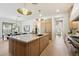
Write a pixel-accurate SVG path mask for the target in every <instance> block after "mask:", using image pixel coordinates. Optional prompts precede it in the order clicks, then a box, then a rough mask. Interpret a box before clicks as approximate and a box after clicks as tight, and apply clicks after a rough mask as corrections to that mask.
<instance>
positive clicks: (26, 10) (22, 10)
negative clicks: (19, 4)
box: [17, 4, 32, 15]
mask: <svg viewBox="0 0 79 59" xmlns="http://www.w3.org/2000/svg"><path fill="white" fill-rule="evenodd" d="M25 6H26V5H25V4H24V8H18V9H17V12H18V13H19V14H22V15H31V14H32V12H31V11H30V10H28V9H26V8H25Z"/></svg>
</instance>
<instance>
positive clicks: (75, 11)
mask: <svg viewBox="0 0 79 59" xmlns="http://www.w3.org/2000/svg"><path fill="white" fill-rule="evenodd" d="M78 16H79V4H78V3H75V4H74V5H73V8H72V11H71V15H70V20H71V21H72V20H74V19H76V18H77V17H78Z"/></svg>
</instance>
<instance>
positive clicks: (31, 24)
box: [21, 19, 34, 32]
mask: <svg viewBox="0 0 79 59" xmlns="http://www.w3.org/2000/svg"><path fill="white" fill-rule="evenodd" d="M33 24H34V20H33V19H32V20H25V21H22V22H21V32H24V26H25V25H30V32H32V30H33Z"/></svg>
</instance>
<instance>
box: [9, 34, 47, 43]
mask: <svg viewBox="0 0 79 59" xmlns="http://www.w3.org/2000/svg"><path fill="white" fill-rule="evenodd" d="M46 35H48V33H43V35H42V36H37V35H35V34H24V35H16V36H9V39H13V40H18V41H21V42H25V43H29V42H31V41H34V40H36V39H39V38H42V37H44V36H46Z"/></svg>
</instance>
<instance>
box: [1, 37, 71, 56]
mask: <svg viewBox="0 0 79 59" xmlns="http://www.w3.org/2000/svg"><path fill="white" fill-rule="evenodd" d="M8 49H9V48H8V41H7V40H5V41H0V56H8V55H9V53H8ZM70 55H71V54H70V53H69V50H68V48H67V46H66V45H65V43H64V39H63V38H62V37H58V36H57V37H56V39H55V40H53V41H50V43H49V45H48V46H47V48H46V49H45V50H44V51H43V52H42V53H41V56H70Z"/></svg>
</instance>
